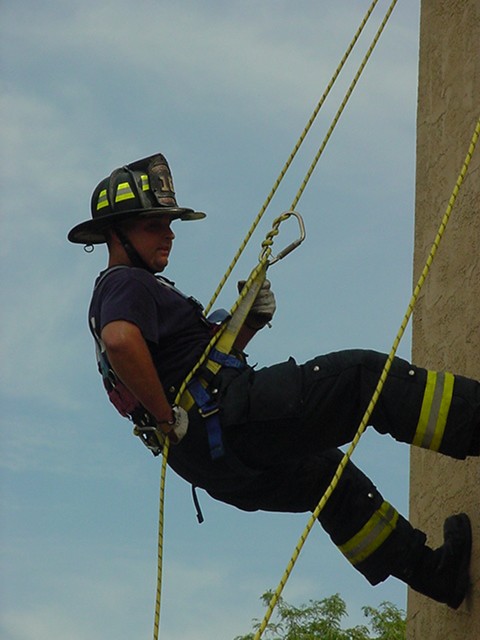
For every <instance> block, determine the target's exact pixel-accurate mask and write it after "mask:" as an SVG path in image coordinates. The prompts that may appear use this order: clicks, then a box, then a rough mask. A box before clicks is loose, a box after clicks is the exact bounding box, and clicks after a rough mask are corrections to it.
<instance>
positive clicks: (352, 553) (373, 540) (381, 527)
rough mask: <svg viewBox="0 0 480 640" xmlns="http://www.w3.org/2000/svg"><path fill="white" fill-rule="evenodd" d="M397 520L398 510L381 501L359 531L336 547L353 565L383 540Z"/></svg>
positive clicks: (366, 556) (369, 553)
mask: <svg viewBox="0 0 480 640" xmlns="http://www.w3.org/2000/svg"><path fill="white" fill-rule="evenodd" d="M397 522H398V512H397V511H396V510H395V509H394V508H393V507H392V505H391V504H389V503H388V502H383V504H382V505H381V507H380V508H379V509H377V511H375V513H374V514H373V516H372V517H371V518H370V520H369V521H368V522H367V523H366V524H365V525H364V526H363V527H362V528H361V529H360V531H359V532H358V533H356V534H355V535H354V536H353V538H350V540H348V541H347V542H345V544H342V545H341V546H339V547H338V548H339V549H340V551H341V552H342V553H343V555H344V556H345V557H346V558H347V560H349V562H351V563H352V564H353V565H355V564H358V563H360V562H363V560H366V559H367V558H368V557H369V556H371V555H372V553H374V551H376V550H377V549H378V548H379V547H380V546H381V545H382V544H383V543H384V542H385V540H386V539H387V538H388V536H389V535H390V534H391V533H392V532H393V530H394V529H395V527H396V526H397Z"/></svg>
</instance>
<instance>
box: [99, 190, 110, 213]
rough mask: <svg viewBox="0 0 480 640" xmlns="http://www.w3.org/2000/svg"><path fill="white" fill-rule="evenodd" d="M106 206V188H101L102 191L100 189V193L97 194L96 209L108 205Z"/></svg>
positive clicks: (107, 203)
mask: <svg viewBox="0 0 480 640" xmlns="http://www.w3.org/2000/svg"><path fill="white" fill-rule="evenodd" d="M108 206H109V202H108V197H107V190H106V189H102V191H100V193H99V194H98V200H97V211H99V210H100V209H103V208H104V207H108Z"/></svg>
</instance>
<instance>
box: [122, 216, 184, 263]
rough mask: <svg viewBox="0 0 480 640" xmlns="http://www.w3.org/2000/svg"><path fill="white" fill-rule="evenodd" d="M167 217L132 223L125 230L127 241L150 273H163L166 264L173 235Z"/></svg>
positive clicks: (169, 220)
mask: <svg viewBox="0 0 480 640" xmlns="http://www.w3.org/2000/svg"><path fill="white" fill-rule="evenodd" d="M171 222H172V221H171V219H170V218H169V216H168V215H162V216H159V217H158V218H145V219H143V220H142V219H140V220H138V221H135V222H132V223H130V224H129V225H128V229H126V232H127V236H128V239H129V240H130V242H131V243H132V245H133V246H134V247H135V249H136V250H137V251H138V253H139V254H140V256H141V258H142V259H143V260H144V262H145V263H146V264H147V265H148V266H149V267H151V269H152V271H154V272H159V271H163V270H164V269H165V267H166V266H167V264H168V258H169V255H170V251H171V250H172V245H173V240H174V238H175V234H174V233H173V231H172V229H171V228H170V225H171Z"/></svg>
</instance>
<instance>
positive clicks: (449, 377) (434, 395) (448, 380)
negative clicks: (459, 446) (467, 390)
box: [413, 371, 455, 451]
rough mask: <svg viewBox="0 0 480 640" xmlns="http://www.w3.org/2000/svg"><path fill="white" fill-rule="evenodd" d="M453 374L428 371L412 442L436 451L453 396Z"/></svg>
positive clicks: (440, 441)
mask: <svg viewBox="0 0 480 640" xmlns="http://www.w3.org/2000/svg"><path fill="white" fill-rule="evenodd" d="M454 383H455V376H453V374H451V373H436V372H435V371H428V373H427V384H426V385H425V392H424V396H423V402H422V408H421V411H420V418H419V421H418V424H417V429H416V431H415V436H414V438H413V444H414V445H416V446H417V447H423V448H424V449H431V450H433V451H438V449H439V448H440V445H441V443H442V438H443V434H444V432H445V427H446V424H447V419H448V413H449V410H450V405H451V403H452V397H453V387H454Z"/></svg>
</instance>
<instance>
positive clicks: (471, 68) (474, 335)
mask: <svg viewBox="0 0 480 640" xmlns="http://www.w3.org/2000/svg"><path fill="white" fill-rule="evenodd" d="M479 115H480V0H422V7H421V29H420V69H419V95H418V122H417V136H418V138H417V183H416V232H415V258H414V281H415V282H416V281H417V279H418V276H419V274H420V271H421V269H422V268H423V265H424V262H425V259H426V256H427V254H428V251H429V249H430V247H431V244H432V241H433V239H434V237H435V233H436V230H437V228H438V225H439V223H440V220H441V218H442V216H443V214H444V212H445V209H446V206H447V203H448V199H449V197H450V194H451V191H452V189H453V186H454V184H455V181H456V179H457V176H458V173H459V171H460V168H461V166H462V163H463V161H464V159H465V155H466V152H467V149H468V145H469V142H470V139H471V136H472V133H473V130H474V127H475V123H476V120H477V118H478V116H479ZM412 359H413V361H414V362H415V363H417V364H420V365H422V366H425V367H428V368H432V369H439V370H442V369H447V370H450V371H453V372H455V373H460V374H463V375H467V376H470V377H473V378H476V379H479V380H480V143H479V144H478V145H477V149H476V152H475V154H474V158H473V160H472V163H471V164H470V169H469V173H468V176H467V179H466V181H465V183H464V185H463V187H462V190H461V192H460V195H459V197H458V199H457V203H456V205H455V208H454V211H453V214H452V218H451V221H450V224H449V227H448V229H447V232H446V235H445V237H444V240H443V241H442V245H441V247H440V250H439V252H438V254H437V257H436V259H435V261H434V264H433V268H432V271H431V273H430V276H429V278H428V280H427V283H426V285H425V288H424V293H423V295H422V296H421V299H420V301H419V304H418V306H417V308H416V311H415V313H414V321H413V356H412ZM460 511H465V512H467V513H468V514H469V515H470V517H471V519H472V521H473V528H474V550H473V560H472V579H473V585H472V590H471V593H470V595H469V597H468V600H467V601H466V603H464V604H463V605H462V606H461V608H460V609H459V610H458V611H452V610H451V609H449V608H448V607H446V606H444V605H438V604H436V603H434V602H432V601H430V600H428V599H427V598H424V597H423V596H420V595H418V594H416V593H414V592H413V591H410V593H409V597H408V624H407V637H408V639H409V640H414V639H415V640H469V639H472V640H477V639H478V638H480V462H479V461H478V459H477V458H470V459H469V460H468V461H467V462H458V461H453V460H450V459H448V458H446V457H444V456H441V455H438V454H435V453H431V452H425V451H421V450H418V449H413V448H412V455H411V495H410V519H411V521H412V522H413V523H414V524H415V525H416V526H419V527H420V528H421V529H423V530H424V531H426V532H427V534H428V536H429V542H430V543H431V544H432V545H433V546H438V545H439V544H441V542H442V539H443V536H442V525H443V521H444V519H445V517H446V516H448V515H450V514H452V513H456V512H460Z"/></svg>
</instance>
